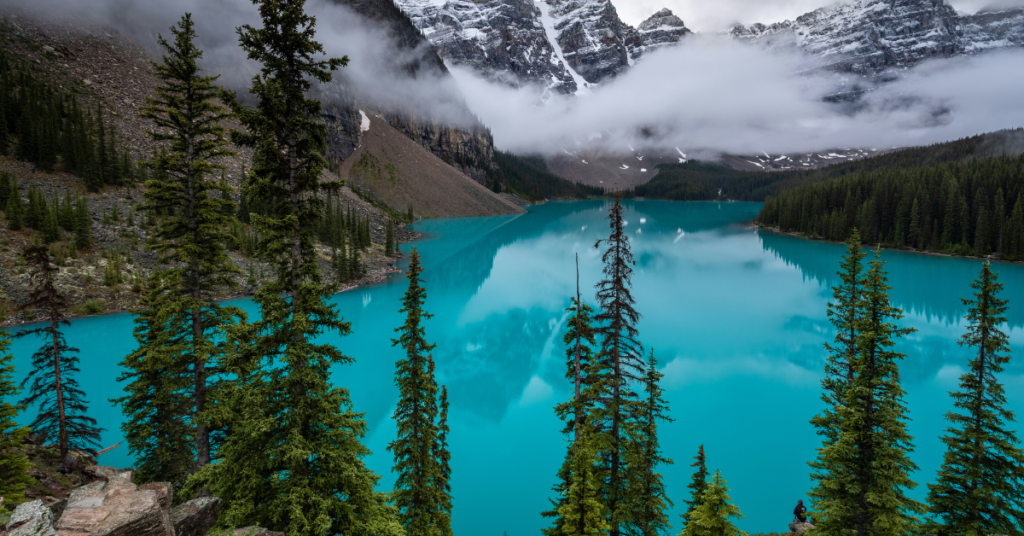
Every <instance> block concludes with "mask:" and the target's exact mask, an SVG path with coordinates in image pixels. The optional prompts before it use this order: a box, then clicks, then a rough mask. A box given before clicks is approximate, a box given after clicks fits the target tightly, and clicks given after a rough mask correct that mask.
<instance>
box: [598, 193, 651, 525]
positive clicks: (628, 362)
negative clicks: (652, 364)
mask: <svg viewBox="0 0 1024 536" xmlns="http://www.w3.org/2000/svg"><path fill="white" fill-rule="evenodd" d="M622 211H623V209H622V202H621V198H620V197H615V199H614V200H613V202H612V206H611V209H610V210H609V213H608V221H609V226H610V228H611V233H610V235H609V237H608V238H607V239H606V240H599V241H598V242H597V243H596V244H594V247H595V248H600V247H601V245H602V244H604V245H606V246H607V249H606V250H605V251H604V253H603V254H602V257H601V259H602V261H603V262H604V271H603V273H604V279H602V280H601V281H600V282H599V283H598V284H597V301H598V302H599V303H600V305H601V312H600V314H598V315H597V316H596V317H595V321H596V322H597V324H598V326H599V327H598V328H597V329H596V333H597V334H598V335H600V337H601V351H600V353H599V354H598V361H599V362H600V364H601V368H602V369H603V374H604V375H605V378H604V380H605V390H606V391H607V392H606V393H605V394H604V395H603V396H602V398H603V401H604V404H603V408H602V413H603V420H604V422H603V423H602V426H603V435H604V436H605V437H604V438H602V439H601V444H602V445H604V447H603V450H602V452H601V453H600V455H601V458H602V465H603V466H604V467H603V474H604V475H606V476H605V479H606V482H605V484H604V486H603V487H602V495H603V497H602V498H603V500H604V501H605V503H604V505H605V508H606V509H607V511H608V512H609V516H610V519H609V525H610V526H611V530H610V531H609V534H611V536H619V534H620V528H619V524H620V523H623V522H628V521H629V515H630V508H628V507H627V504H626V501H627V500H628V495H629V490H628V486H629V483H628V482H627V479H626V468H625V459H624V458H625V455H626V452H628V449H629V444H628V442H629V438H628V436H627V434H626V428H627V426H628V425H629V423H628V419H629V412H630V408H631V405H632V403H633V402H635V400H636V398H637V395H636V393H635V392H634V391H633V390H632V388H631V384H632V383H633V382H639V381H641V379H642V377H643V374H644V372H645V369H646V364H645V363H644V359H643V345H642V344H641V343H640V341H639V340H638V337H639V333H638V332H637V329H636V323H637V321H639V320H640V313H638V312H637V311H636V309H635V308H634V304H635V302H634V300H633V296H632V294H631V292H630V286H631V282H632V277H633V264H635V261H634V260H633V253H632V251H631V250H630V244H629V238H628V237H627V236H626V233H625V224H624V222H623V217H622Z"/></svg>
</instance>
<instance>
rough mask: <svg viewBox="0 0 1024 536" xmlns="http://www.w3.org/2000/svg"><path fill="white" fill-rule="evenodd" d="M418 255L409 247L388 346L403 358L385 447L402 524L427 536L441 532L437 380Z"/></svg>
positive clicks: (397, 365) (398, 364)
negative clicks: (405, 281) (398, 316)
mask: <svg viewBox="0 0 1024 536" xmlns="http://www.w3.org/2000/svg"><path fill="white" fill-rule="evenodd" d="M421 273H422V268H421V266H420V257H419V253H418V252H417V251H416V250H415V249H413V253H412V257H411V258H410V262H409V270H408V272H407V273H406V276H407V277H408V278H409V289H408V290H406V292H405V296H404V297H403V299H402V309H400V310H399V313H405V323H404V324H403V325H402V326H401V327H399V328H397V329H396V330H395V332H396V333H398V334H399V337H398V338H397V339H392V340H391V344H392V346H401V347H402V348H403V349H404V350H405V357H404V358H402V359H399V360H398V361H396V362H395V384H396V385H397V386H398V403H397V405H396V407H395V415H394V419H395V426H396V428H397V434H398V437H397V438H396V439H395V440H394V441H392V442H391V443H390V444H389V445H388V451H390V452H391V453H392V454H393V455H394V457H395V464H394V468H393V469H392V470H393V471H394V472H395V473H397V474H398V476H397V478H396V480H395V491H394V493H393V497H394V499H395V506H396V507H397V508H398V511H399V514H400V516H401V520H402V525H403V526H404V527H405V531H406V532H407V533H408V534H410V535H423V536H427V535H429V534H430V533H431V530H441V526H442V523H441V519H438V513H439V512H440V509H439V508H438V498H439V496H440V495H441V492H442V490H441V489H439V488H440V486H439V482H438V480H439V479H438V477H439V475H440V463H439V462H440V460H438V459H437V457H436V452H435V443H436V442H437V441H438V436H439V430H438V406H437V396H438V387H437V381H436V380H435V378H434V375H433V366H432V364H433V363H432V361H430V360H429V357H428V354H429V353H430V351H431V350H432V349H433V348H434V345H432V344H429V343H428V342H427V341H426V339H425V330H424V328H423V326H422V321H423V320H426V319H428V318H430V317H431V316H433V315H431V314H430V313H427V312H426V311H424V310H423V304H424V302H425V301H426V298H427V291H426V289H424V288H423V287H422V286H420V283H421V282H422V280H421V279H420V274H421Z"/></svg>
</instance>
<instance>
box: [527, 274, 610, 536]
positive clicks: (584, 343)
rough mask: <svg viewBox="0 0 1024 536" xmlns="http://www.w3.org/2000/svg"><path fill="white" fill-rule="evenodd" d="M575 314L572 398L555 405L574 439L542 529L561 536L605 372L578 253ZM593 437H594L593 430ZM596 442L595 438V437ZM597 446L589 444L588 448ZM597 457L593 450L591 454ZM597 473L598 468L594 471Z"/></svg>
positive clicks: (569, 334)
mask: <svg viewBox="0 0 1024 536" xmlns="http://www.w3.org/2000/svg"><path fill="white" fill-rule="evenodd" d="M566 311H567V312H568V313H569V314H570V315H571V316H570V317H569V321H568V330H567V331H566V333H565V336H564V337H563V339H562V340H563V341H564V342H565V344H566V350H565V357H566V372H565V377H566V379H568V380H569V381H571V382H572V384H573V395H572V398H571V399H569V400H568V401H567V402H563V403H561V404H558V405H557V406H555V414H556V415H558V418H559V419H561V420H562V421H564V422H565V427H564V428H563V429H562V433H563V434H565V435H570V434H572V441H571V442H570V443H569V447H568V449H567V450H566V454H565V460H564V461H563V462H562V466H561V468H560V469H559V471H558V475H557V476H558V480H557V483H556V484H555V485H554V487H552V491H554V492H555V497H556V498H557V499H555V500H551V506H552V508H551V510H548V511H546V512H541V516H543V517H550V518H553V525H552V526H551V527H550V528H546V529H542V530H541V532H543V533H544V534H546V535H547V536H558V535H560V534H562V533H563V529H564V526H565V519H564V518H563V517H562V515H561V514H560V511H561V509H562V506H564V501H565V498H566V497H567V493H568V490H569V488H570V487H571V486H572V483H573V482H572V475H573V467H574V464H576V463H577V462H578V460H577V459H576V453H577V449H578V448H579V447H577V444H578V443H579V442H580V441H581V440H582V439H581V438H582V437H583V434H584V433H585V432H586V429H587V428H588V427H592V426H593V424H594V423H593V422H592V420H593V419H592V417H593V415H592V412H593V410H594V406H595V404H596V403H597V402H598V397H599V395H600V389H601V387H602V385H601V383H600V378H601V373H600V370H599V369H598V367H597V363H596V361H595V359H594V352H593V348H594V347H596V346H597V342H596V340H595V339H594V328H593V326H592V316H593V312H594V309H593V308H592V307H590V306H589V305H587V304H586V303H585V302H583V300H582V297H581V296H580V289H579V259H578V256H577V265H576V296H575V297H574V298H573V299H572V306H570V307H569V308H568V309H567V310H566ZM590 437H594V434H593V433H591V434H590ZM591 442H593V440H591ZM593 446H594V445H590V446H588V448H591V447H593ZM591 456H592V457H593V453H592V454H591ZM591 473H593V474H595V475H596V474H597V473H596V471H593V470H592V471H591Z"/></svg>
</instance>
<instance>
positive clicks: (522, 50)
mask: <svg viewBox="0 0 1024 536" xmlns="http://www.w3.org/2000/svg"><path fill="white" fill-rule="evenodd" d="M398 4H399V6H400V7H401V8H402V10H403V11H404V12H405V13H406V14H407V15H408V16H409V18H410V19H411V20H412V22H413V24H415V25H416V27H417V28H419V29H420V31H422V32H423V35H425V36H426V37H427V38H428V39H429V40H430V42H431V43H432V44H433V45H434V47H435V48H436V49H437V51H438V54H439V55H440V56H441V58H443V59H444V60H445V61H446V62H448V63H449V64H450V65H462V66H467V67H470V68H472V69H474V70H475V71H477V72H478V73H480V74H481V75H483V76H484V77H486V78H487V79H489V80H493V81H497V82H501V83H504V84H507V85H510V86H513V87H518V86H522V85H535V86H540V87H542V88H545V89H547V90H549V91H552V92H557V93H563V94H573V93H576V92H578V91H579V90H580V89H584V88H586V87H589V86H591V85H594V84H599V83H601V82H603V81H605V80H608V79H610V78H612V77H614V76H616V75H618V74H620V73H621V72H623V71H624V70H626V69H628V68H629V67H630V66H631V65H633V63H634V62H635V61H636V60H637V59H639V58H640V57H641V56H642V55H643V54H644V53H646V52H649V51H651V50H654V49H657V48H660V47H663V46H669V45H673V44H676V43H678V42H679V40H680V39H682V38H683V37H684V36H686V35H687V34H689V33H691V32H690V30H689V29H688V28H686V25H685V24H684V23H683V21H682V20H681V19H679V17H676V16H675V15H673V14H672V12H671V11H669V10H667V9H665V10H662V11H659V12H658V13H656V14H655V15H654V16H652V17H651V18H650V19H648V20H646V21H644V22H643V23H642V24H641V25H640V26H639V27H638V28H633V27H632V26H629V25H628V24H626V23H624V22H622V20H621V19H620V18H619V16H618V13H617V12H616V11H615V6H613V5H612V3H611V1H610V0H543V1H541V2H537V1H536V0H398Z"/></svg>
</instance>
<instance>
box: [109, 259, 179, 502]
mask: <svg viewBox="0 0 1024 536" xmlns="http://www.w3.org/2000/svg"><path fill="white" fill-rule="evenodd" d="M175 301H176V297H175V296H173V295H172V290H171V289H170V288H168V287H167V286H165V285H164V284H163V282H162V281H161V280H160V276H159V274H154V275H153V276H151V277H150V279H149V281H147V284H146V292H144V293H143V294H142V296H141V297H140V299H139V305H141V308H140V309H139V310H137V311H135V312H134V313H133V314H134V315H135V328H134V335H135V340H136V341H138V343H139V347H138V348H137V349H136V350H135V351H134V352H132V353H130V354H128V355H127V356H126V357H125V358H124V361H122V363H121V366H122V367H123V371H122V373H121V375H120V376H119V377H118V381H120V382H128V383H127V385H125V388H124V392H125V396H123V397H121V398H118V399H115V400H113V402H115V403H117V404H120V405H121V408H122V411H123V412H124V415H125V417H126V419H125V422H124V423H122V424H121V431H122V432H123V433H124V438H125V439H126V440H127V441H128V450H129V451H130V452H131V454H132V456H134V457H135V470H136V476H135V478H136V480H137V481H139V482H170V483H172V484H174V485H175V486H176V489H180V487H181V486H182V485H183V484H184V482H185V480H186V479H187V478H188V475H189V474H191V473H192V472H193V471H194V470H195V465H196V437H195V435H196V428H195V426H194V425H193V424H192V423H193V420H192V419H190V418H189V416H191V415H192V414H193V409H194V400H193V397H192V386H193V385H194V384H193V381H192V380H193V375H192V374H190V373H189V372H190V371H189V370H188V369H187V368H186V367H182V363H183V362H187V359H188V357H189V356H190V353H191V346H192V345H191V344H190V336H191V322H190V316H191V314H190V313H191V311H190V310H189V309H187V308H186V309H182V308H176V307H173V305H172V304H174V302H175Z"/></svg>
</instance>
